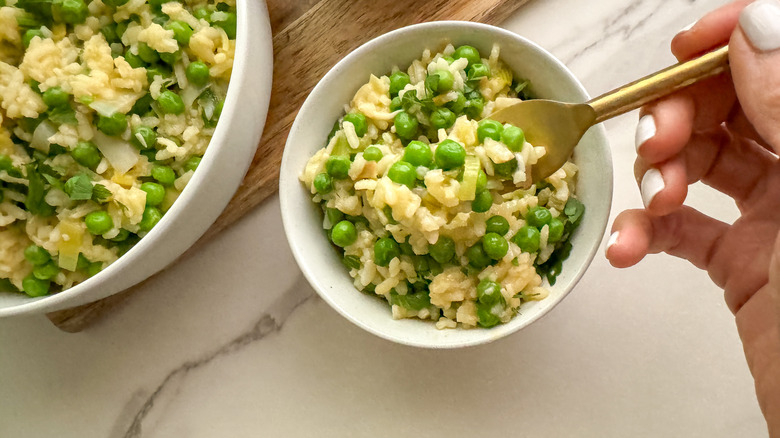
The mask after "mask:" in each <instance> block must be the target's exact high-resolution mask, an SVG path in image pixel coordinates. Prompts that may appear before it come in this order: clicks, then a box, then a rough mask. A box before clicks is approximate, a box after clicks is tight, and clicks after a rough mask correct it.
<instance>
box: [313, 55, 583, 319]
mask: <svg viewBox="0 0 780 438" xmlns="http://www.w3.org/2000/svg"><path fill="white" fill-rule="evenodd" d="M526 86H527V82H526V81H522V80H517V79H516V78H514V77H513V74H512V72H511V71H510V70H509V69H508V68H507V67H506V65H505V64H504V63H503V62H502V61H501V60H500V58H499V48H498V47H497V46H496V47H494V48H493V50H492V51H491V53H490V54H489V56H488V57H487V58H484V57H482V54H480V53H479V51H478V50H477V49H475V48H474V47H471V46H467V45H464V46H460V47H457V48H455V47H453V46H452V45H447V46H446V47H444V48H443V49H442V50H439V51H435V52H432V51H430V50H426V51H425V52H423V54H422V57H421V58H420V59H418V60H415V61H414V62H412V64H411V65H410V66H409V67H408V68H407V69H406V70H404V71H401V70H398V69H395V70H394V71H392V72H391V73H390V74H389V75H386V76H381V77H377V76H374V75H372V76H371V77H370V78H369V81H368V83H366V84H365V85H363V86H362V87H361V88H360V89H359V90H358V91H357V93H356V94H355V96H354V98H353V99H352V101H351V102H350V103H349V105H347V107H346V108H345V110H346V114H345V115H344V116H343V117H342V118H340V119H339V120H338V121H337V122H336V124H335V125H334V127H333V130H332V131H331V133H330V136H329V138H328V139H327V145H326V146H325V147H324V148H322V149H320V150H319V151H317V153H316V154H315V155H314V156H313V157H312V158H311V159H310V160H309V161H308V163H307V165H306V167H305V169H304V170H303V172H302V174H301V176H300V179H301V181H302V182H303V183H304V185H305V186H306V188H307V189H309V190H310V192H311V194H312V199H313V201H314V202H316V203H318V204H319V205H321V207H322V210H323V213H324V214H323V227H324V229H325V230H326V231H327V234H328V238H329V239H330V240H331V242H332V243H333V245H334V247H336V248H337V249H338V251H339V253H340V254H341V257H342V258H343V262H344V265H345V266H346V269H348V270H349V274H350V276H351V277H352V278H353V279H354V284H355V287H356V288H357V289H358V290H360V291H363V292H364V293H367V294H370V295H374V296H377V297H380V298H381V299H384V300H386V301H387V302H388V303H389V305H390V307H391V312H392V316H393V317H394V318H397V319H399V318H420V319H429V320H433V321H436V323H435V324H436V327H438V328H440V329H444V328H455V327H458V326H459V325H460V326H462V327H477V326H480V327H485V328H489V327H493V326H495V325H497V324H501V323H506V322H508V321H509V320H511V319H512V318H513V317H514V316H515V315H516V314H517V312H518V310H519V309H520V308H521V306H522V304H523V303H524V302H527V301H530V300H542V299H544V298H545V297H546V296H547V295H548V293H549V292H548V289H547V288H546V287H545V285H544V284H543V278H546V279H547V280H548V283H549V284H554V283H555V278H556V276H557V275H558V274H559V273H560V270H561V266H562V261H563V260H564V259H565V258H566V257H567V256H568V254H569V252H570V250H571V244H570V243H569V239H570V237H571V235H572V233H573V231H574V230H575V229H576V227H577V226H578V224H579V223H580V221H581V218H582V215H583V212H584V206H583V205H582V204H581V203H580V202H579V201H577V199H576V197H575V195H574V190H575V182H576V175H577V166H576V165H575V164H574V163H572V162H567V163H566V164H565V165H564V166H563V167H561V169H559V170H558V171H557V172H555V173H554V174H553V175H551V176H550V177H548V178H546V179H545V180H544V181H530V175H531V173H530V168H531V167H532V166H533V165H534V164H535V163H536V162H537V160H538V159H539V158H540V157H541V156H543V155H544V153H545V148H544V147H543V145H531V144H529V143H528V142H527V141H525V135H524V133H523V130H522V129H521V127H517V126H511V125H508V124H506V125H502V124H500V123H498V122H496V121H494V120H491V119H490V118H489V115H490V114H491V113H492V112H494V111H497V110H499V109H501V108H505V107H507V106H509V105H512V104H514V103H516V102H518V101H519V100H520V99H525V98H527V96H526V95H525V94H524V93H525V92H526V90H527V87H526Z"/></svg>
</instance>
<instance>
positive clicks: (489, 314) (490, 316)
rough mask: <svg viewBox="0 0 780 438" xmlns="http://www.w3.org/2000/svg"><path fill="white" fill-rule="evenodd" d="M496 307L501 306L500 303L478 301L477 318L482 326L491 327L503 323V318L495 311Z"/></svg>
mask: <svg viewBox="0 0 780 438" xmlns="http://www.w3.org/2000/svg"><path fill="white" fill-rule="evenodd" d="M495 307H499V308H501V307H500V305H499V304H482V303H477V319H478V323H479V326H480V327H482V328H491V327H495V326H497V325H498V324H501V318H499V317H498V316H496V314H495V313H493V308H495Z"/></svg>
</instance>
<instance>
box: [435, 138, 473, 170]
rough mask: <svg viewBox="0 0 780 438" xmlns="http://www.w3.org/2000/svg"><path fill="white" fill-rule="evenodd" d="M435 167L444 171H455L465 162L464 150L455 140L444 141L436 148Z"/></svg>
mask: <svg viewBox="0 0 780 438" xmlns="http://www.w3.org/2000/svg"><path fill="white" fill-rule="evenodd" d="M435 155H436V165H437V166H439V167H440V168H442V169H444V170H452V169H457V168H459V167H460V166H463V163H465V162H466V149H464V148H463V145H461V144H460V143H458V142H457V141H455V140H450V139H447V140H444V141H442V142H441V143H439V146H438V147H437V148H436V154H435Z"/></svg>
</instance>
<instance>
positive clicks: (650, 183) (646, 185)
mask: <svg viewBox="0 0 780 438" xmlns="http://www.w3.org/2000/svg"><path fill="white" fill-rule="evenodd" d="M664 187H665V185H664V178H663V176H661V172H660V171H659V170H658V169H650V170H648V171H647V173H645V176H644V177H642V186H641V188H640V191H641V192H642V202H644V204H645V208H647V207H648V206H650V203H651V202H652V201H653V198H655V195H657V194H658V192H660V191H661V190H663V189H664Z"/></svg>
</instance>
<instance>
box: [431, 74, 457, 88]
mask: <svg viewBox="0 0 780 438" xmlns="http://www.w3.org/2000/svg"><path fill="white" fill-rule="evenodd" d="M434 75H436V76H438V77H439V80H438V83H437V85H436V89H435V90H433V91H436V92H438V93H446V92H448V91H450V90H452V86H453V85H454V83H455V77H454V76H453V75H452V72H450V71H449V70H437V71H436V72H435V73H434Z"/></svg>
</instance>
